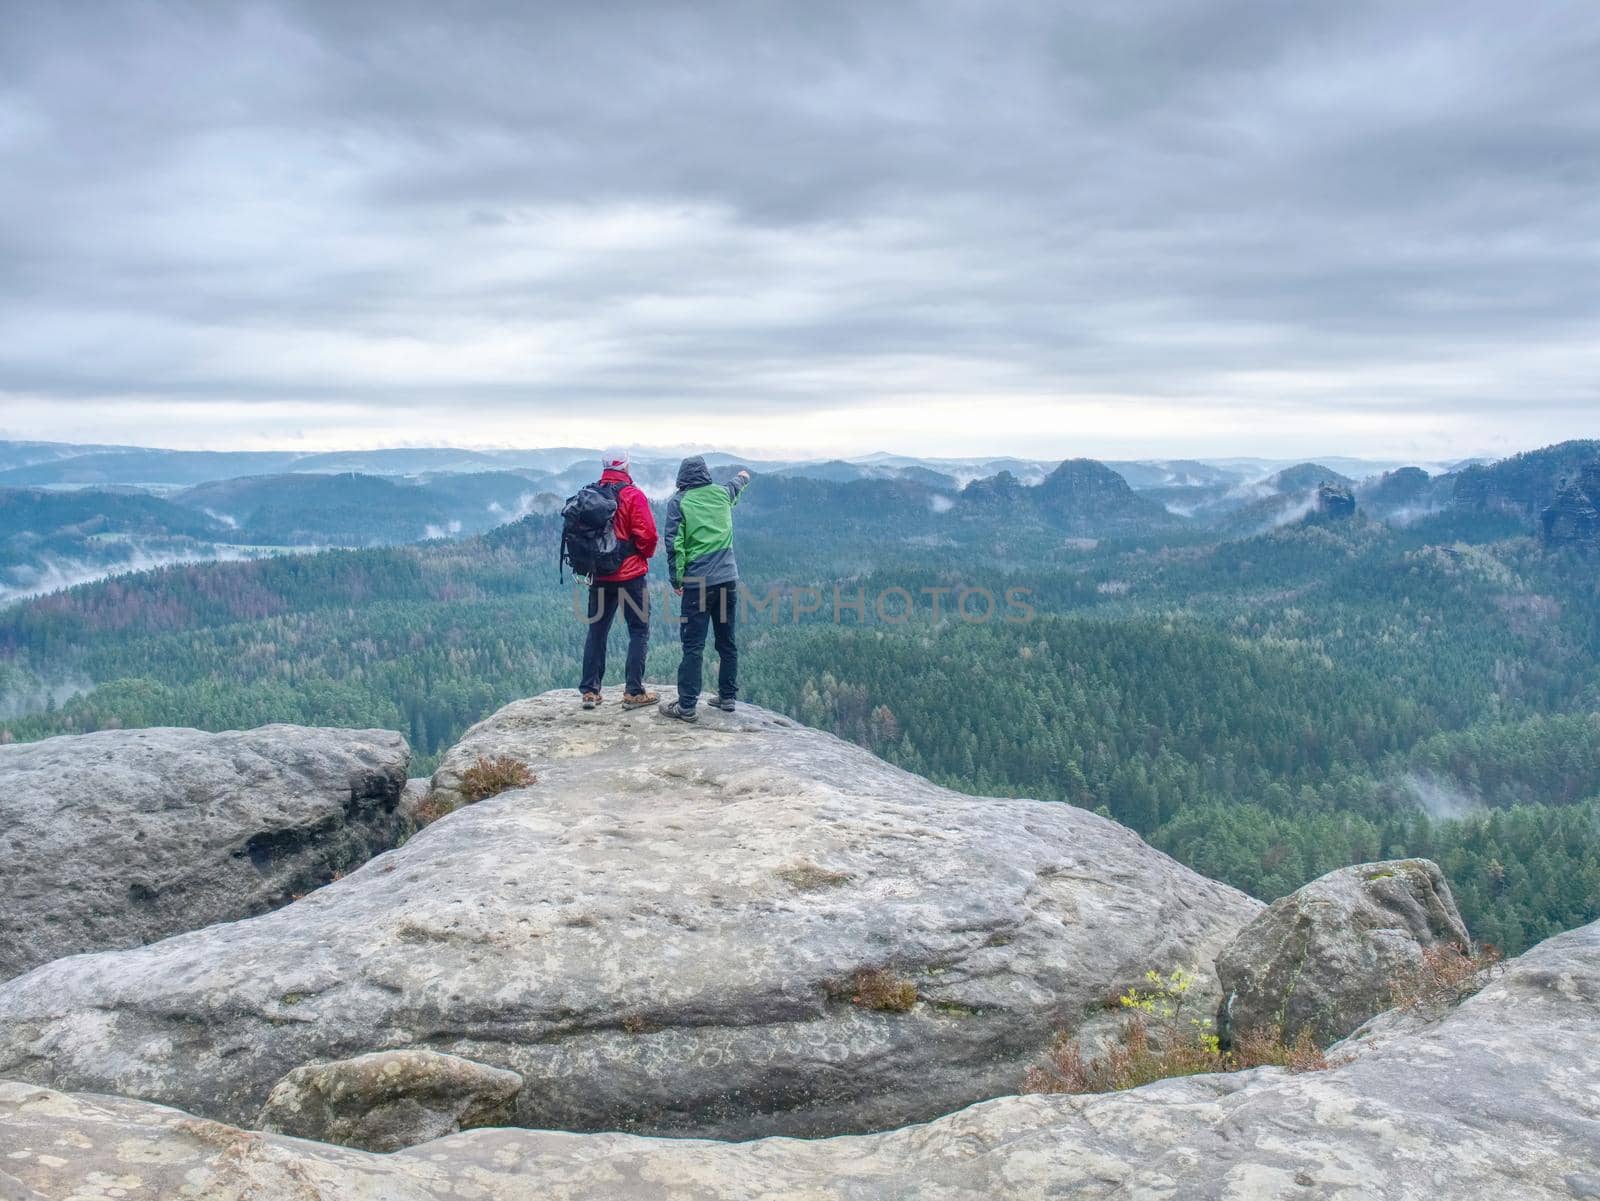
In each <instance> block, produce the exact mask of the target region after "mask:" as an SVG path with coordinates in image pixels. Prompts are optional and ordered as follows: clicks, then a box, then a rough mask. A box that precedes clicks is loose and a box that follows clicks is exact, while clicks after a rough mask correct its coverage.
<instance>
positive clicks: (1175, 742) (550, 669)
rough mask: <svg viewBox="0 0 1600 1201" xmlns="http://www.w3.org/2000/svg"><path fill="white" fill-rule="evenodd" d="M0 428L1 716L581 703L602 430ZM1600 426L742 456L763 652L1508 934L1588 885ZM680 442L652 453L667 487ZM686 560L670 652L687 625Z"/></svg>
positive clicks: (1179, 831) (1220, 856)
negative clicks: (1491, 455)
mask: <svg viewBox="0 0 1600 1201" xmlns="http://www.w3.org/2000/svg"><path fill="white" fill-rule="evenodd" d="M710 461H711V462H712V463H713V464H714V470H716V471H719V472H722V473H724V474H731V471H732V469H733V468H732V465H733V464H735V463H736V462H739V461H738V460H736V459H734V458H733V457H732V456H727V455H714V456H710ZM0 463H3V464H4V470H3V474H0V485H3V489H4V490H3V491H0V547H3V554H4V558H3V560H0V573H3V578H4V579H5V581H6V588H7V590H8V591H7V593H6V595H7V596H8V597H9V599H10V600H11V602H12V603H10V604H9V606H8V607H6V608H4V609H3V610H0V741H5V742H15V741H31V740H37V739H41V738H46V737H49V736H52V735H56V734H65V733H81V732H87V731H93V730H103V729H115V728H128V727H143V726H194V727H198V728H200V729H205V730H225V729H248V728H251V727H254V726H258V725H262V724H265V723H271V722H293V723H301V724H306V725H326V726H346V727H376V728H383V729H389V730H393V731H397V732H399V733H401V734H403V735H404V736H405V737H406V738H407V739H408V740H409V741H410V743H411V745H412V747H413V748H414V750H415V753H416V756H417V758H416V759H415V760H414V761H413V764H412V769H411V770H412V773H413V774H419V773H426V772H428V771H430V770H432V768H433V767H434V766H435V765H436V763H437V762H438V758H439V756H440V755H441V754H442V753H443V752H444V751H445V750H447V749H448V748H449V747H450V746H451V745H452V744H453V743H454V742H455V741H456V740H458V739H459V738H460V737H461V735H462V733H463V731H464V730H465V729H466V728H467V727H468V726H469V725H471V724H472V723H473V722H475V721H477V720H479V719H480V718H482V717H484V716H485V715H486V714H489V713H492V712H494V711H495V710H496V709H497V708H499V707H500V706H502V705H504V704H505V703H507V702H508V701H511V700H513V699H515V698H518V697H525V696H532V695H535V694H537V693H540V692H542V691H544V690H547V689H551V688H558V687H572V688H574V693H573V699H574V704H576V699H577V696H576V691H575V686H576V679H577V672H578V657H579V653H580V650H581V633H582V627H581V624H580V623H579V621H578V620H577V618H576V617H575V616H574V598H575V595H576V594H575V590H574V583H573V581H572V580H571V579H570V578H567V579H565V580H563V579H561V578H560V577H559V576H558V571H557V564H556V545H557V539H558V535H559V529H560V518H559V516H558V512H559V508H560V504H561V500H562V498H563V497H564V496H565V495H567V494H568V493H570V492H572V491H573V490H575V489H576V488H577V487H578V486H580V485H581V484H582V483H584V482H587V481H588V480H591V479H593V478H594V475H595V474H596V471H595V467H594V455H593V454H592V453H591V452H588V451H585V450H583V449H582V448H562V449H557V450H547V451H527V452H510V451H506V452H492V453H490V452H465V451H442V450H441V451H380V452H369V453H366V454H360V455H357V454H349V455H327V456H318V457H316V458H315V459H314V460H312V461H306V460H304V459H297V458H295V457H293V456H280V457H277V458H273V457H270V456H259V455H239V456H232V455H226V454H208V455H194V454H184V453H180V452H158V451H146V450H135V449H126V448H123V449H118V448H94V447H88V448H79V447H67V446H61V445H43V444H16V443H13V444H4V445H0ZM1597 463H1600V443H1594V442H1573V443H1565V444H1561V445H1558V446H1553V447H1549V448H1545V449H1542V450H1538V451H1532V452H1529V453H1527V454H1523V455H1519V456H1516V457H1513V458H1510V459H1506V460H1503V461H1500V462H1494V463H1485V462H1474V463H1464V464H1443V465H1432V467H1431V469H1423V468H1419V467H1416V466H1413V465H1404V464H1382V463H1362V462H1357V461H1350V460H1335V461H1330V462H1323V463H1304V464H1281V463H1279V464H1275V463H1269V462H1261V461H1249V460H1233V461H1226V462H1167V461H1162V462H1119V463H1099V462H1094V461H1090V460H1068V461H1066V462H1063V463H1056V462H1034V461H1025V460H978V461H971V462H956V461H950V460H921V459H913V458H905V457H898V456H892V455H880V456H873V457H871V458H869V459H865V460H857V461H852V462H845V461H832V462H820V463H785V462H756V463H750V464H748V465H749V466H750V468H751V469H752V471H753V472H754V473H755V482H754V483H753V484H752V485H751V487H750V488H749V489H748V490H747V494H746V496H745V497H744V498H743V499H742V501H741V503H740V506H739V518H740V525H739V533H738V540H739V558H740V562H741V565H742V567H743V572H744V576H745V579H746V581H747V584H748V586H749V588H750V589H751V590H752V592H756V593H760V594H762V595H764V596H766V597H768V598H769V599H770V600H772V601H774V602H775V603H772V604H771V605H770V607H769V608H768V609H767V610H765V611H763V612H758V613H757V614H756V615H755V616H754V617H753V618H752V619H751V620H750V623H749V625H748V628H747V630H746V633H745V637H744V647H743V655H742V665H741V668H742V671H743V674H744V683H745V689H744V692H745V695H746V696H747V697H748V699H749V700H751V701H753V702H755V703H757V704H760V705H763V706H767V707H769V708H772V709H775V710H778V711H781V712H784V713H787V714H790V715H792V716H793V717H795V718H797V719H798V720H800V721H802V722H804V723H807V724H809V725H813V726H817V727H820V728H822V729H826V730H831V731H833V732H835V733H837V734H839V735H841V736H842V737H844V738H846V739H848V740H850V741H852V742H855V743H858V744H859V745H861V746H863V747H866V748H868V749H870V750H872V751H873V752H875V753H876V754H878V755H880V756H882V757H883V758H885V759H887V760H889V761H890V762H892V763H895V764H897V765H900V766H902V767H905V768H907V769H908V770H910V771H913V772H916V773H919V774H922V775H926V776H928V777H929V778H931V779H933V780H934V781H936V782H938V783H942V784H946V785H948V786H950V787H953V788H957V789H959V790H962V791H965V792H972V793H978V794H983V795H991V796H1025V797H1034V798H1039V799H1044V800H1052V801H1060V802H1064V803H1068V804H1072V805H1076V806H1080V807H1083V808H1086V809H1091V810H1094V811H1097V812H1100V813H1102V814H1104V815H1107V816H1110V817H1112V818H1114V819H1116V820H1117V821H1119V822H1121V823H1123V824H1124V825H1127V826H1129V827H1131V828H1132V829H1133V830H1135V831H1137V832H1138V833H1139V834H1141V835H1143V836H1144V837H1146V838H1147V839H1149V840H1150V841H1151V842H1152V843H1153V844H1154V845H1156V846H1157V847H1159V848H1161V849H1163V850H1165V851H1168V852H1169V853H1170V854H1172V855H1173V856H1175V857H1176V858H1178V859H1179V860H1181V861H1182V862H1184V863H1185V864H1188V865H1190V866H1192V867H1194V868H1196V869H1197V870H1198V871H1200V872H1202V873H1203V874H1205V875H1208V876H1211V877H1213V878H1216V879H1219V880H1223V881H1226V882H1227V883H1230V884H1233V885H1235V886H1237V887H1239V888H1241V889H1243V890H1245V891H1247V892H1249V893H1251V894H1253V895H1255V896H1257V897H1260V898H1263V899H1266V900H1271V899H1273V898H1275V897H1279V896H1282V895H1284V894H1286V893H1289V892H1291V891H1293V890H1294V889H1296V888H1298V887H1299V886H1300V885H1302V884H1305V883H1306V882H1307V881H1309V880H1312V879H1314V878H1316V877H1318V876H1320V875H1322V874H1324V873H1326V872H1328V871H1330V870H1332V869H1334V868H1337V867H1341V866H1343V865H1346V864H1353V863H1362V862H1369V861H1374V860H1378V859H1384V858H1395V857H1404V856H1423V857H1427V858H1431V859H1433V860H1435V861H1437V862H1438V863H1439V864H1440V865H1441V866H1442V868H1443V869H1444V872H1445V874H1446V876H1447V878H1448V879H1449V882H1450V884H1451V886H1452V888H1453V889H1454V892H1455V896H1456V899H1457V901H1458V903H1459V905H1460V909H1461V912H1462V914H1463V916H1464V917H1465V918H1466V920H1467V922H1468V925H1469V927H1470V929H1471V930H1472V931H1473V932H1474V933H1475V934H1476V935H1477V936H1478V937H1479V938H1480V939H1482V940H1484V941H1485V942H1488V943H1492V944H1495V945H1496V946H1498V947H1500V948H1501V949H1503V950H1504V951H1506V952H1507V953H1516V952H1519V951H1521V950H1522V949H1524V948H1526V947H1528V946H1530V945H1532V944H1533V943H1535V942H1537V941H1539V940H1540V939H1543V938H1545V937H1547V936H1549V935H1551V934H1553V933H1555V932H1557V931H1560V930H1563V929H1568V928H1571V927H1573V926H1577V925H1580V924H1583V923H1585V922H1589V921H1593V920H1595V919H1596V918H1597V917H1600V837H1597V833H1600V825H1597V823H1600V583H1597V574H1596V571H1595V565H1596V561H1597V559H1596V556H1597V554H1600V517H1597V514H1596V508H1595V505H1596V503H1600V488H1596V487H1595V483H1596V481H1597V480H1600V468H1597V467H1596V464H1597ZM675 465H676V460H675V459H669V458H668V457H666V456H661V457H659V458H656V457H652V456H649V455H641V456H640V459H639V461H637V462H636V464H635V475H636V478H637V479H638V480H639V482H640V485H641V487H643V488H644V489H645V490H646V492H647V493H648V494H649V495H650V496H651V497H652V498H655V500H656V503H657V504H658V505H659V503H660V498H662V497H663V496H665V495H666V494H668V493H669V492H670V487H671V477H672V472H673V470H674V468H675ZM233 472H240V473H241V474H232V473H233ZM1590 488H1594V491H1587V490H1586V489H1590ZM167 560H173V561H171V562H167ZM179 560H181V561H179ZM147 567H148V568H150V569H147V570H144V569H143V568H147ZM80 576H81V577H83V578H84V579H85V581H86V582H81V583H76V584H75V586H71V587H66V588H62V587H60V585H67V584H74V581H75V580H76V579H78V578H79V577H80ZM93 576H100V577H103V578H99V579H94V580H90V579H89V577H93ZM652 578H653V579H655V580H656V581H657V582H658V583H659V582H660V579H661V575H660V569H659V566H656V567H654V568H653V572H652ZM963 589H967V590H982V591H984V592H986V593H988V594H989V595H991V596H995V597H1003V596H1005V595H1006V594H1007V592H1008V590H1020V592H1019V594H1020V595H1025V596H1026V597H1027V601H1028V618H1029V619H1028V620H1002V619H1001V617H1000V616H998V615H996V616H995V617H994V618H993V619H991V620H985V619H983V613H984V611H983V609H982V607H981V606H976V605H975V606H972V607H970V608H969V610H967V611H958V610H957V609H956V608H955V607H954V606H953V605H952V604H950V603H949V601H948V600H947V602H946V604H945V605H944V607H943V609H942V610H941V611H939V612H937V613H935V612H934V610H933V608H931V607H930V606H929V605H927V604H926V603H918V604H915V605H913V606H911V607H910V608H909V609H908V610H906V611H905V612H900V611H899V610H896V611H895V613H894V614H892V615H887V614H886V613H885V612H884V611H883V610H881V609H880V608H878V607H876V606H874V604H872V603H871V598H876V597H880V596H882V595H885V594H888V593H893V594H894V595H897V596H898V595H902V594H904V595H909V596H911V597H914V598H918V600H919V601H921V600H922V599H923V598H930V597H940V596H943V597H946V598H952V597H955V596H957V595H958V594H959V593H960V591H961V590H963ZM33 593H40V594H39V595H30V594H33ZM801 596H805V597H808V598H810V597H815V598H817V603H805V604H800V603H794V602H795V601H796V598H798V597H801ZM839 598H844V599H845V600H846V602H847V603H845V604H844V605H843V607H842V608H841V607H840V606H839V605H838V604H837V603H836V602H837V600H838V599H839ZM857 598H865V600H866V603H862V601H861V600H860V599H857ZM662 600H663V596H662V595H661V594H660V593H659V592H658V594H657V596H656V604H655V611H654V623H655V636H654V638H653V641H652V647H651V651H650V658H649V670H648V678H650V679H652V680H662V679H667V678H669V677H670V675H671V672H672V671H673V669H674V666H675V663H676V631H675V628H674V626H673V624H672V618H671V612H670V609H669V607H668V606H667V605H665V604H663V603H662ZM1005 612H1006V613H1007V614H1010V613H1011V611H1010V610H1005ZM613 653H614V654H616V655H618V656H620V649H617V648H614V651H613Z"/></svg>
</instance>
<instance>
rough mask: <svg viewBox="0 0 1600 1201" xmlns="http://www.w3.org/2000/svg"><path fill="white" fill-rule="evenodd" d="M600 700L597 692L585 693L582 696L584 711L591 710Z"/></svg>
mask: <svg viewBox="0 0 1600 1201" xmlns="http://www.w3.org/2000/svg"><path fill="white" fill-rule="evenodd" d="M600 699H601V698H600V694H599V693H598V692H586V693H584V694H583V707H584V708H585V709H593V708H594V707H595V706H596V705H598V704H599V703H600Z"/></svg>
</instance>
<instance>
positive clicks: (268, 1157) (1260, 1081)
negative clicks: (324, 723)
mask: <svg viewBox="0 0 1600 1201" xmlns="http://www.w3.org/2000/svg"><path fill="white" fill-rule="evenodd" d="M1597 1042H1600V924H1596V925H1592V926H1588V927H1585V928H1584V929H1582V930H1576V931H1573V932H1570V933H1568V934H1563V935H1559V936H1558V937H1556V938H1553V939H1550V940H1549V941H1548V942H1546V943H1544V944H1542V945H1540V946H1538V947H1536V948H1534V950H1532V951H1530V952H1529V953H1528V954H1526V955H1524V956H1523V957H1521V958H1520V959H1517V960H1514V961H1513V962H1512V963H1510V964H1509V965H1507V970H1506V971H1505V973H1504V975H1503V976H1501V977H1500V978H1499V979H1498V980H1496V981H1494V982H1493V983H1491V984H1490V985H1489V986H1488V987H1487V988H1485V989H1484V990H1483V991H1482V992H1480V993H1479V994H1478V995H1477V996H1475V997H1472V998H1470V999H1468V1000H1467V1001H1466V1002H1465V1003H1463V1004H1462V1005H1461V1006H1460V1007H1459V1008H1458V1009H1456V1010H1454V1011H1453V1012H1451V1013H1450V1014H1448V1015H1446V1016H1445V1017H1444V1018H1442V1019H1440V1020H1437V1021H1434V1022H1431V1023H1427V1024H1424V1025H1422V1026H1421V1027H1420V1028H1417V1029H1413V1030H1410V1031H1408V1032H1404V1033H1399V1034H1395V1035H1393V1036H1392V1037H1389V1038H1387V1039H1385V1040H1382V1041H1381V1042H1375V1043H1373V1044H1371V1045H1370V1046H1368V1047H1367V1048H1366V1049H1365V1050H1363V1051H1362V1052H1361V1053H1359V1054H1356V1055H1354V1056H1353V1057H1351V1058H1349V1059H1348V1061H1347V1062H1344V1063H1343V1064H1342V1065H1340V1066H1337V1067H1334V1068H1332V1069H1330V1070H1328V1071H1323V1072H1311V1073H1307V1074H1304V1075H1299V1076H1293V1075H1289V1074H1287V1073H1285V1072H1283V1071H1281V1070H1279V1069H1260V1070H1257V1071H1252V1072H1242V1073H1238V1074H1236V1075H1231V1076H1196V1077H1189V1078H1186V1079H1178V1080H1167V1081H1162V1082H1159V1083H1157V1084H1153V1085H1149V1086H1147V1087H1145V1088H1141V1089H1137V1090H1134V1091H1131V1092H1125V1093H1109V1094H1101V1095H1097V1096H1086V1097H1048V1096H1033V1097H1008V1098H1005V1099H1003V1100H996V1101H990V1102H987V1103H985V1104H981V1105H975V1106H973V1107H972V1108H970V1109H967V1110H964V1111H963V1112H961V1113H958V1114H954V1115H952V1116H950V1117H947V1118H943V1119H941V1120H939V1121H936V1122H933V1123H930V1124H928V1125H925V1126H917V1127H912V1128H909V1129H905V1130H897V1131H894V1132H892V1133H887V1134H878V1135H870V1136H863V1137H853V1138H831V1139H823V1140H817V1141H811V1142H807V1141H797V1140H793V1139H768V1140H762V1141H759V1142H750V1143H739V1144H726V1143H711V1142H700V1141H691V1140H670V1139H648V1138H637V1137H632V1136H628V1135H621V1134H591V1135H583V1134H553V1133H541V1132H535V1131H529V1130H480V1131H473V1132H469V1133H464V1134H457V1135H452V1136H451V1137H449V1138H446V1139H442V1140H440V1141H438V1142H434V1143H429V1144H427V1145H426V1146H422V1147H416V1148H413V1149H411V1150H408V1151H402V1152H399V1153H397V1154H394V1155H388V1156H374V1155H367V1154H363V1153H360V1152H355V1151H347V1150H343V1149H340V1148H336V1147H327V1146H321V1145H318V1144H314V1143H306V1142H299V1141H295V1140H291V1139H283V1138H278V1137H274V1136H263V1135H259V1134H251V1133H246V1132H244V1131H240V1130H236V1129H232V1128H230V1127H227V1126H223V1125H219V1124H217V1123H214V1122H208V1121H202V1120H199V1119H196V1118H193V1117H190V1116H189V1115H187V1114H184V1113H180V1112H178V1111H175V1110H172V1109H165V1108H161V1107H159V1106H155V1105H150V1104H147V1103H144V1102H137V1101H127V1100H121V1099H114V1098H106V1097H86V1096H69V1095H66V1094H63V1093H60V1092H55V1091H52V1090H50V1089H44V1088H39V1087H37V1086H33V1085H27V1084H6V1085H0V1197H5V1198H6V1199H7V1201H41V1199H44V1198H59V1197H63V1196H69V1195H70V1196H90V1195H93V1196H110V1195H113V1194H111V1193H110V1192H108V1191H102V1190H106V1189H109V1188H112V1187H114V1188H116V1189H119V1190H121V1191H120V1193H118V1194H115V1195H119V1196H122V1197H124V1198H126V1199H127V1201H157V1199H160V1201H168V1199H170V1198H179V1197H197V1198H198V1197H205V1198H223V1197H229V1198H254V1197H260V1198H267V1197H270V1198H273V1201H280V1199H281V1201H316V1199H319V1198H339V1199H340V1201H363V1199H364V1201H379V1199H381V1201H535V1199H538V1201H599V1199H602V1198H603V1199H604V1201H798V1199H801V1198H803V1199H804V1201H1045V1199H1046V1198H1061V1197H1072V1198H1075V1199H1078V1201H1134V1199H1141V1201H1142V1199H1151V1201H1154V1199H1163V1201H1179V1199H1181V1201H1284V1199H1289V1198H1293V1199H1296V1201H1299V1199H1305V1201H1423V1199H1427V1201H1481V1199H1483V1198H1493V1197H1505V1198H1516V1199H1517V1201H1578V1199H1585V1198H1594V1197H1597V1196H1600V1159H1597V1155H1596V1148H1600V1061H1597V1059H1596V1056H1595V1055H1594V1048H1595V1046H1596V1044H1597ZM1359 1045H1362V1044H1361V1040H1359V1039H1358V1040H1353V1041H1352V1042H1351V1043H1347V1044H1342V1045H1341V1047H1340V1048H1336V1053H1338V1052H1340V1051H1343V1050H1345V1049H1346V1048H1350V1047H1354V1046H1359ZM91 1184H92V1185H93V1189H91V1188H90V1187H89V1186H90V1185H91ZM79 1189H83V1191H82V1192H79V1191H77V1190H79Z"/></svg>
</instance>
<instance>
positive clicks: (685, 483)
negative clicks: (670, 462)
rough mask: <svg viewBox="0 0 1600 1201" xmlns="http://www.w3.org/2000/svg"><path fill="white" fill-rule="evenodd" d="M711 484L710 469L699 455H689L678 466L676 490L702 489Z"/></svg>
mask: <svg viewBox="0 0 1600 1201" xmlns="http://www.w3.org/2000/svg"><path fill="white" fill-rule="evenodd" d="M710 482H711V469H710V468H709V467H707V466H706V461H705V460H704V459H702V458H701V457H700V456H699V455H690V456H689V457H688V458H687V459H685V460H684V461H683V462H682V463H679V464H678V488H679V489H680V490H682V489H684V488H703V487H705V486H706V485H707V484H709V483H710Z"/></svg>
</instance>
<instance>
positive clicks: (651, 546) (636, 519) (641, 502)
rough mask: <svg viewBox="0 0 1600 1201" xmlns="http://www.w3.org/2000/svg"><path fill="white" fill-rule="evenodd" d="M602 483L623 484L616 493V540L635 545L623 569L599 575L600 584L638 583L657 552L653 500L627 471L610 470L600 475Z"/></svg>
mask: <svg viewBox="0 0 1600 1201" xmlns="http://www.w3.org/2000/svg"><path fill="white" fill-rule="evenodd" d="M600 482H601V483H602V484H624V485H626V487H624V488H623V489H622V490H621V491H620V492H618V493H617V524H616V530H617V537H618V538H626V539H627V540H628V541H629V542H632V543H633V552H634V553H633V554H631V555H629V556H628V557H627V558H626V559H624V560H623V561H622V566H621V567H619V568H617V570H616V571H615V572H613V573H612V574H611V575H603V576H597V577H596V578H595V581H594V582H595V583H597V584H620V583H622V582H623V581H624V580H636V579H638V578H639V577H640V576H642V575H644V574H645V573H646V572H647V571H649V570H650V563H649V559H650V556H651V555H653V554H655V553H656V542H657V540H658V538H657V534H656V516H655V514H654V513H652V512H651V511H650V501H649V500H648V499H647V498H646V497H645V494H644V493H643V492H640V491H639V489H638V488H636V487H634V484H633V477H632V476H630V475H629V474H628V473H627V472H625V471H615V470H612V469H611V468H607V469H606V470H605V471H602V472H601V473H600Z"/></svg>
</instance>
